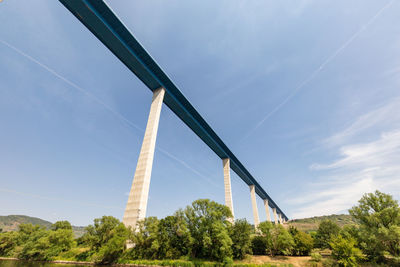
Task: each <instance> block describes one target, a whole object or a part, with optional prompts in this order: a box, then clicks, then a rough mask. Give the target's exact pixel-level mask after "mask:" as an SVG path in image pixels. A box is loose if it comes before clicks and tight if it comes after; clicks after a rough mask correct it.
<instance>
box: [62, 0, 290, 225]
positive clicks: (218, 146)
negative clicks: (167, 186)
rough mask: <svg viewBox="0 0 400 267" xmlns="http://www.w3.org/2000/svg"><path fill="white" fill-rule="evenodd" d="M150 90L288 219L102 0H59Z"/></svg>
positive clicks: (259, 194)
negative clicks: (158, 93) (161, 94)
mask: <svg viewBox="0 0 400 267" xmlns="http://www.w3.org/2000/svg"><path fill="white" fill-rule="evenodd" d="M60 2H61V3H62V4H63V5H64V6H65V7H66V8H67V9H68V10H69V11H71V13H73V14H74V15H75V17H76V18H78V19H79V20H80V21H81V22H82V23H83V24H84V25H85V26H86V27H87V28H88V29H89V30H90V31H91V32H92V33H93V34H94V35H95V36H96V37H97V38H98V39H99V40H100V41H101V42H102V43H103V44H104V45H105V46H107V47H108V48H109V49H110V50H111V51H112V53H114V55H115V56H117V57H118V58H119V59H120V60H121V61H122V62H123V63H124V64H125V65H126V66H127V67H128V68H129V69H130V70H131V71H132V72H133V73H134V74H135V75H136V76H137V77H138V78H139V79H140V80H141V81H142V82H143V83H144V84H145V85H146V86H147V87H148V88H149V89H150V90H151V91H153V92H154V91H155V90H157V89H159V88H161V87H162V88H164V89H165V97H164V103H165V104H166V105H167V106H168V107H169V108H170V109H171V110H172V111H173V112H174V113H175V114H176V115H177V116H178V117H179V118H180V119H181V120H182V121H183V122H184V123H185V124H186V125H187V126H189V128H191V129H192V130H193V132H194V133H195V134H196V135H197V136H199V137H200V138H201V139H202V140H203V141H204V143H206V144H207V145H208V146H209V147H210V148H211V149H212V150H213V151H214V152H215V153H216V154H217V155H218V156H219V157H220V158H221V159H225V158H229V159H230V166H231V168H232V170H233V171H234V172H235V173H236V174H237V175H238V176H239V177H240V178H241V179H242V180H243V181H244V182H245V183H246V184H247V185H249V186H254V189H255V193H256V194H257V195H258V196H260V197H261V198H262V199H263V200H267V201H268V202H266V203H268V205H269V206H270V207H271V208H273V209H276V211H277V212H278V213H279V214H282V217H283V218H284V219H286V220H288V218H287V217H286V215H285V214H284V213H283V212H282V210H281V209H280V208H279V207H278V205H277V204H276V203H275V202H274V201H273V200H272V199H271V198H270V196H269V195H268V194H267V193H266V192H265V190H264V189H263V188H262V187H261V186H260V185H259V184H258V182H257V181H256V180H255V179H254V177H253V176H252V175H251V174H250V172H249V171H248V170H247V169H246V168H245V167H244V166H243V164H242V163H241V162H240V161H239V160H238V159H237V158H236V156H235V155H234V154H233V153H232V152H231V151H230V150H229V148H228V147H227V146H226V145H225V144H224V142H223V141H222V140H221V139H220V138H219V137H218V135H217V134H216V133H215V132H214V131H213V129H212V128H211V127H210V126H209V125H208V124H207V122H206V121H205V120H204V119H203V118H202V117H201V116H200V114H199V113H198V112H197V111H196V109H195V108H194V107H193V106H192V104H191V103H190V102H189V101H188V100H187V99H186V97H185V96H184V95H183V94H182V93H181V91H180V90H179V89H178V88H177V87H176V86H175V84H174V83H173V82H172V81H171V80H170V79H169V78H168V76H167V75H166V74H165V73H164V72H163V70H162V69H161V68H160V67H159V66H158V65H157V63H156V62H155V61H154V60H153V59H152V58H151V56H150V55H149V54H148V53H147V52H146V50H145V49H144V48H143V47H142V46H141V45H140V43H139V42H138V41H137V40H136V39H135V38H134V36H133V35H132V34H131V33H130V32H129V30H128V29H127V28H126V27H125V26H124V25H123V23H122V22H121V21H120V20H119V18H118V17H117V16H116V15H115V14H114V12H113V11H112V10H111V9H110V8H109V7H108V6H107V4H105V3H104V2H103V1H102V0H60Z"/></svg>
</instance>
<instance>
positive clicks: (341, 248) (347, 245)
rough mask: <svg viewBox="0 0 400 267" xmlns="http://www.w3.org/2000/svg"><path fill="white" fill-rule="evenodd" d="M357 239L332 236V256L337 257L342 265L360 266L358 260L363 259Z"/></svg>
mask: <svg viewBox="0 0 400 267" xmlns="http://www.w3.org/2000/svg"><path fill="white" fill-rule="evenodd" d="M355 244H356V241H355V240H354V239H353V238H351V237H350V238H344V237H343V236H342V235H338V236H336V237H333V238H332V241H331V243H330V246H331V247H332V257H333V258H334V259H336V260H337V261H338V263H339V265H340V266H344V267H348V266H349V267H350V266H358V262H359V261H360V260H362V259H363V255H362V253H361V250H360V249H358V248H356V247H355Z"/></svg>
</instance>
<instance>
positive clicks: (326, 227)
mask: <svg viewBox="0 0 400 267" xmlns="http://www.w3.org/2000/svg"><path fill="white" fill-rule="evenodd" d="M339 231H340V227H339V226H338V225H337V224H336V223H334V222H333V221H330V220H324V221H322V222H321V223H320V225H319V227H318V230H317V233H316V234H315V247H317V248H330V246H329V243H330V241H331V237H332V236H336V235H338V234H339Z"/></svg>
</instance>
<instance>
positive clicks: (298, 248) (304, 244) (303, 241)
mask: <svg viewBox="0 0 400 267" xmlns="http://www.w3.org/2000/svg"><path fill="white" fill-rule="evenodd" d="M289 232H290V234H291V235H292V237H293V241H294V247H293V255H298V256H307V255H309V254H310V251H311V250H312V249H313V246H314V240H313V238H312V237H311V236H310V235H309V234H307V233H305V232H302V231H299V230H297V229H296V228H295V227H290V228H289Z"/></svg>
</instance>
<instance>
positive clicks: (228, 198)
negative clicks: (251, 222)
mask: <svg viewBox="0 0 400 267" xmlns="http://www.w3.org/2000/svg"><path fill="white" fill-rule="evenodd" d="M222 166H223V168H224V187H225V205H226V206H227V207H228V208H229V209H230V210H231V212H232V218H229V221H230V222H231V223H233V222H234V221H235V214H234V212H233V201H232V187H231V161H230V159H229V158H226V159H222Z"/></svg>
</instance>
